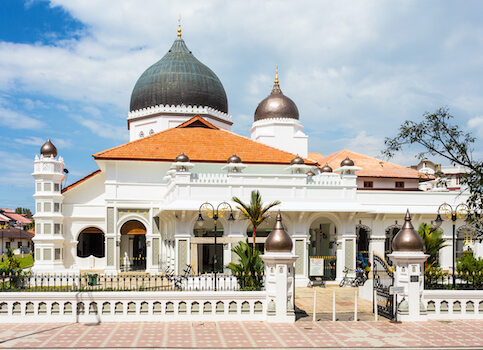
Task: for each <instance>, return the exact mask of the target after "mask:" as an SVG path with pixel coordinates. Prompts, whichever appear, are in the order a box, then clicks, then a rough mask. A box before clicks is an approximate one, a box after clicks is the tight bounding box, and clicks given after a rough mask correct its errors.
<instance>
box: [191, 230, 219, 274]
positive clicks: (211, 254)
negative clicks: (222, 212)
mask: <svg viewBox="0 0 483 350" xmlns="http://www.w3.org/2000/svg"><path fill="white" fill-rule="evenodd" d="M193 233H194V236H195V237H196V241H197V242H198V243H197V248H196V249H197V260H198V261H197V263H198V272H199V273H211V272H213V269H214V261H215V224H214V221H213V220H205V221H204V222H203V226H202V227H200V226H198V227H195V228H194V232H193ZM223 233H224V230H223V224H222V223H221V222H220V221H218V222H217V225H216V237H217V244H216V271H217V272H223V266H224V261H223V243H222V242H221V240H220V238H221V237H223Z"/></svg>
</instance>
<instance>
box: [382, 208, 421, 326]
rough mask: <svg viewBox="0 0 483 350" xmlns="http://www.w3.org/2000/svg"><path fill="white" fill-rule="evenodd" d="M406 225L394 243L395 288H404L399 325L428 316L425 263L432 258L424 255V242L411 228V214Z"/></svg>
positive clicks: (406, 218) (400, 301)
mask: <svg viewBox="0 0 483 350" xmlns="http://www.w3.org/2000/svg"><path fill="white" fill-rule="evenodd" d="M404 220H405V222H404V225H403V227H402V229H401V231H399V232H398V234H397V235H396V236H395V237H394V239H393V242H392V247H393V253H392V254H389V257H390V258H391V260H392V261H393V263H394V266H395V270H394V285H395V287H402V290H403V292H402V293H398V294H397V301H398V303H397V306H396V307H397V309H396V312H397V317H398V320H400V321H426V320H427V315H426V310H424V305H423V303H421V296H422V294H423V290H424V263H425V262H426V260H427V259H428V257H429V255H427V254H424V253H423V240H422V238H421V237H420V236H419V234H418V233H417V232H416V230H415V229H414V227H413V225H412V224H411V216H410V215H409V210H408V212H407V213H406V217H405V218H404Z"/></svg>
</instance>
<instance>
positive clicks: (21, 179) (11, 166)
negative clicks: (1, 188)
mask: <svg viewBox="0 0 483 350" xmlns="http://www.w3.org/2000/svg"><path fill="white" fill-rule="evenodd" d="M0 158H1V159H2V171H1V172H0V183H2V185H5V186H15V187H24V188H31V187H32V186H33V185H32V184H33V179H32V176H30V174H31V173H32V171H33V161H34V159H33V157H32V159H29V158H27V157H26V156H24V155H23V154H20V153H11V152H6V151H1V150H0Z"/></svg>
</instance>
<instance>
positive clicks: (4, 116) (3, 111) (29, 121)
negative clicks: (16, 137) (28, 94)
mask: <svg viewBox="0 0 483 350" xmlns="http://www.w3.org/2000/svg"><path fill="white" fill-rule="evenodd" d="M0 125H1V126H2V127H4V128H9V129H39V128H43V127H44V126H45V125H44V123H43V122H41V121H40V120H37V119H35V118H32V117H28V116H26V115H25V114H22V113H19V112H16V111H13V110H10V109H7V108H2V107H0Z"/></svg>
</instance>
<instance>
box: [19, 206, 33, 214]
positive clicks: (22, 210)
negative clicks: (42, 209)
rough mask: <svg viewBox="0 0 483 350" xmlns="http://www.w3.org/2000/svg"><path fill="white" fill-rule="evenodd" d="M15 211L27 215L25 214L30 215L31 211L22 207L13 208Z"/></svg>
mask: <svg viewBox="0 0 483 350" xmlns="http://www.w3.org/2000/svg"><path fill="white" fill-rule="evenodd" d="M15 213H16V214H20V215H27V216H31V215H32V212H31V211H30V209H29V208H22V207H18V208H15Z"/></svg>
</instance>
